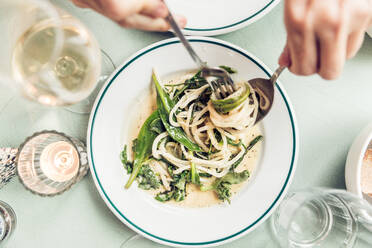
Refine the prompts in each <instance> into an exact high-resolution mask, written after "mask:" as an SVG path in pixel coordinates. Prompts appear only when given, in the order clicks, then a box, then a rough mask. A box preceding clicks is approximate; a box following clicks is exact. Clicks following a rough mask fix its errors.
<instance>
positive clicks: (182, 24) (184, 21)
mask: <svg viewBox="0 0 372 248" xmlns="http://www.w3.org/2000/svg"><path fill="white" fill-rule="evenodd" d="M176 20H177V23H178V25H179V26H180V27H181V28H184V27H186V24H187V19H186V17H184V16H176Z"/></svg>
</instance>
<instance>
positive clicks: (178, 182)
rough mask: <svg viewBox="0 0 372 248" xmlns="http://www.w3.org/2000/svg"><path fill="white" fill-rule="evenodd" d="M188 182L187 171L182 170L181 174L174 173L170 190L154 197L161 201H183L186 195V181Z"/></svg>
mask: <svg viewBox="0 0 372 248" xmlns="http://www.w3.org/2000/svg"><path fill="white" fill-rule="evenodd" d="M187 182H190V175H189V171H184V172H182V173H181V174H178V175H174V176H173V181H172V182H171V185H170V187H171V190H169V191H165V192H161V193H159V194H157V195H156V196H155V199H156V200H158V201H161V202H164V201H170V200H172V199H173V200H175V201H177V202H178V201H183V200H184V199H185V197H186V183H187Z"/></svg>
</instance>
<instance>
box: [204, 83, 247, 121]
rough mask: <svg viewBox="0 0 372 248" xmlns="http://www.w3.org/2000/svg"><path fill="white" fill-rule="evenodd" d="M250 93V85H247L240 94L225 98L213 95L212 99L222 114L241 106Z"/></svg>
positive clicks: (216, 108)
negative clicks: (217, 97)
mask: <svg viewBox="0 0 372 248" xmlns="http://www.w3.org/2000/svg"><path fill="white" fill-rule="evenodd" d="M249 94H250V89H249V87H247V86H246V89H245V91H243V92H242V93H241V94H240V95H238V96H232V95H231V96H228V97H227V98H224V99H216V98H215V97H213V96H212V97H211V101H212V104H213V107H214V108H215V110H216V111H217V112H219V113H222V114H227V113H228V112H230V111H231V110H233V109H235V108H237V107H238V106H240V105H241V104H242V103H243V102H244V101H245V100H247V99H248V96H249Z"/></svg>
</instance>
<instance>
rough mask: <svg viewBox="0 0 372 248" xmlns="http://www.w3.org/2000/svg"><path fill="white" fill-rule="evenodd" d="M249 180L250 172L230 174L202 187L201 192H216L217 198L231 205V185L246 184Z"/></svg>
mask: <svg viewBox="0 0 372 248" xmlns="http://www.w3.org/2000/svg"><path fill="white" fill-rule="evenodd" d="M248 178H249V171H248V170H245V171H242V172H240V173H237V172H229V173H227V174H226V175H225V176H223V177H221V178H219V179H216V180H215V181H214V182H213V183H212V184H211V185H209V186H204V185H202V186H201V187H200V190H201V191H209V190H214V191H215V192H216V194H217V197H218V198H219V199H220V200H222V201H227V202H229V203H230V197H231V185H232V184H239V183H242V182H244V181H245V180H247V179H248Z"/></svg>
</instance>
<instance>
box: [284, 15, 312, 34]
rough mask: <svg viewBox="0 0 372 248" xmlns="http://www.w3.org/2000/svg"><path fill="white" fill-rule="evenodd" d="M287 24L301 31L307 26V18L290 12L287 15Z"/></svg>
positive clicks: (296, 30)
mask: <svg viewBox="0 0 372 248" xmlns="http://www.w3.org/2000/svg"><path fill="white" fill-rule="evenodd" d="M287 24H288V26H289V27H290V28H291V29H292V30H293V31H295V32H297V33H303V32H305V31H306V30H307V29H308V28H309V25H308V21H307V19H306V18H304V17H303V16H299V15H296V14H290V15H289V16H288V20H287Z"/></svg>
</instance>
